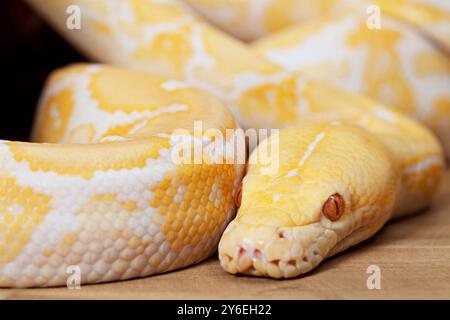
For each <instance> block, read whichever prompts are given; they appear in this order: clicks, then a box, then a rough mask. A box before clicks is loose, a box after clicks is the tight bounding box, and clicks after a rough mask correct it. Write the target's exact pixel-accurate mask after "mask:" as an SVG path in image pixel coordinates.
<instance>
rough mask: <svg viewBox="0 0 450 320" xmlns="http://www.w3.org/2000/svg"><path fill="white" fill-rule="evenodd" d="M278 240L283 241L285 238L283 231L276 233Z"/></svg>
mask: <svg viewBox="0 0 450 320" xmlns="http://www.w3.org/2000/svg"><path fill="white" fill-rule="evenodd" d="M278 238H280V239H285V238H286V234H285V233H284V232H283V231H280V232H278Z"/></svg>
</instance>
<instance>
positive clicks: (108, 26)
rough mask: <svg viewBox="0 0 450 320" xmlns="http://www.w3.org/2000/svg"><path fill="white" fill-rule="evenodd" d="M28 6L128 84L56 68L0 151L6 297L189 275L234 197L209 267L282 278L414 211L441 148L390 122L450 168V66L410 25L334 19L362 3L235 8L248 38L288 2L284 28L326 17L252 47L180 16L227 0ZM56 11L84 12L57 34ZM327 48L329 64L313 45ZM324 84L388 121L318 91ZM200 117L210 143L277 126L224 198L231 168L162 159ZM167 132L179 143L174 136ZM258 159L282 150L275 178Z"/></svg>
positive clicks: (433, 176)
mask: <svg viewBox="0 0 450 320" xmlns="http://www.w3.org/2000/svg"><path fill="white" fill-rule="evenodd" d="M28 2H30V3H31V4H32V5H33V6H34V7H35V8H36V9H37V10H38V11H39V12H40V13H41V14H42V15H43V16H44V17H45V18H46V19H47V20H48V21H49V22H50V23H51V24H52V25H53V26H54V27H55V28H56V29H57V30H58V31H59V32H60V33H61V34H62V35H63V36H64V37H66V38H67V39H68V40H69V41H70V42H72V43H73V44H74V45H75V46H77V47H78V48H79V49H80V50H81V51H82V52H83V53H85V54H86V55H87V56H89V57H91V58H94V59H95V60H96V61H100V62H103V63H110V64H115V65H119V66H126V67H129V68H132V69H138V71H136V72H133V71H130V70H125V69H120V68H116V67H105V66H102V65H77V66H72V67H69V68H67V69H62V70H60V71H57V72H56V73H54V74H53V75H52V76H51V77H50V79H49V80H48V83H47V85H46V89H45V90H44V93H43V96H42V99H41V102H40V107H39V109H40V111H39V114H38V116H37V120H36V125H35V128H34V139H35V141H36V142H38V143H36V144H26V143H18V142H0V182H1V183H2V184H5V186H4V187H3V188H1V189H0V205H1V208H2V212H1V214H2V216H1V220H0V281H1V285H2V286H47V285H61V284H65V280H66V278H67V274H66V270H67V268H68V267H70V266H72V265H77V266H79V267H80V270H81V276H82V283H95V282H101V281H110V280H120V279H128V278H132V277H139V276H146V275H150V274H154V273H159V272H164V271H169V270H173V269H175V268H179V267H183V266H187V265H190V264H192V263H195V262H197V261H200V260H201V259H203V258H205V257H207V256H209V255H210V254H211V253H212V252H214V250H215V249H216V244H217V242H218V240H219V238H220V236H221V234H222V231H223V230H224V228H225V227H226V225H227V224H228V222H229V221H230V220H231V219H232V218H233V214H234V209H235V208H234V203H235V201H234V200H235V199H234V198H235V197H238V199H237V200H238V201H236V202H237V203H238V204H241V207H240V209H239V213H238V215H237V217H236V219H235V220H234V221H233V222H231V223H230V224H229V226H228V227H227V231H226V232H225V233H224V235H223V237H222V241H221V242H220V245H219V256H220V259H221V264H222V266H223V267H224V268H225V269H226V270H227V271H229V272H231V273H237V272H241V273H247V274H253V275H263V276H271V277H276V278H280V277H293V276H296V275H298V274H301V273H304V272H307V271H309V270H312V269H313V268H314V267H316V266H317V265H318V264H319V263H320V262H321V261H323V259H325V258H327V257H329V256H331V255H333V254H335V253H337V252H340V251H342V250H345V249H346V248H348V247H349V246H351V245H354V244H356V243H358V242H360V241H362V240H364V239H367V238H368V237H370V236H371V235H373V234H374V233H375V232H376V231H377V230H379V229H380V228H381V227H382V226H383V224H384V223H385V222H386V221H387V220H388V219H389V218H391V217H393V216H399V215H404V214H408V213H411V212H413V211H416V210H418V209H421V208H424V207H425V206H427V205H429V204H430V202H431V200H432V197H433V195H434V194H435V193H436V189H437V188H438V186H439V181H440V179H441V177H442V171H443V168H444V160H443V150H442V148H441V146H440V145H439V143H438V141H437V139H436V138H435V137H434V135H433V134H432V133H431V132H430V131H429V130H428V129H427V128H425V127H423V126H421V125H420V124H418V123H416V122H415V121H414V120H410V119H409V118H407V117H406V116H404V115H402V114H400V113H399V112H398V111H404V112H407V113H409V114H412V115H414V116H416V117H417V118H418V119H420V120H422V121H423V122H424V123H425V124H427V125H428V126H429V127H430V128H431V129H432V130H433V131H434V132H435V133H437V134H438V136H439V140H440V141H441V143H442V145H443V146H444V147H445V151H446V152H447V154H449V152H450V137H449V131H448V128H449V125H448V119H449V115H450V112H449V108H448V105H449V103H448V102H449V101H450V99H449V97H448V93H449V91H448V90H447V88H448V81H449V80H448V79H449V69H448V57H447V56H445V54H444V53H443V51H442V50H440V49H438V48H437V47H436V46H434V44H432V42H431V41H430V40H429V39H428V38H427V37H426V36H423V35H422V34H421V33H420V30H421V29H420V27H417V26H416V25H422V22H423V20H421V19H419V20H414V21H413V22H414V23H413V24H414V26H406V25H405V24H404V22H402V21H406V18H401V19H400V18H398V17H396V16H394V14H391V13H390V14H389V16H386V17H385V18H386V19H384V20H383V21H384V26H385V29H383V28H382V29H381V30H370V32H369V31H368V30H367V28H365V27H364V26H365V24H363V23H362V21H361V20H360V18H359V20H358V18H357V17H355V16H354V15H353V16H348V15H347V14H348V13H349V12H346V13H347V14H346V15H339V16H336V15H335V14H334V12H330V10H331V11H334V10H333V8H335V7H340V8H341V10H338V11H340V12H341V13H342V12H343V11H347V10H349V9H348V8H350V6H352V4H353V3H359V4H360V5H362V4H363V1H362V0H361V1H358V0H354V1H353V0H348V1H345V0H341V1H339V0H337V1H329V0H325V1H314V2H312V1H309V0H296V1H290V0H286V1H284V0H283V1H269V0H267V1H253V0H249V1H242V2H241V3H242V8H243V9H242V8H241V9H242V10H241V9H238V10H237V11H236V12H237V14H238V15H241V14H242V12H243V13H244V14H243V15H241V17H243V18H244V19H247V18H249V17H250V18H251V19H247V20H248V21H250V23H251V25H252V26H255V30H254V31H255V32H254V34H249V35H244V36H245V37H247V36H249V37H254V36H257V35H258V34H261V33H264V32H268V31H270V30H275V29H277V28H278V27H277V24H278V22H276V21H272V19H271V17H276V16H277V15H274V14H272V13H273V12H274V11H271V10H275V8H277V9H276V10H281V11H280V12H284V16H286V15H287V14H289V12H290V11H289V10H290V9H291V8H292V7H291V5H293V4H298V3H301V4H302V6H303V8H308V10H305V11H304V13H305V15H304V16H298V17H293V19H286V21H287V23H288V24H290V21H307V20H309V19H313V20H315V19H314V18H315V17H318V16H321V15H322V13H323V12H327V14H330V15H332V16H333V17H330V18H329V19H330V20H325V21H328V22H325V23H322V24H321V23H320V22H312V24H311V25H309V24H308V25H304V26H300V27H293V28H292V29H291V30H288V31H286V32H285V33H284V32H283V33H281V34H280V35H274V36H273V37H269V38H267V39H264V40H261V41H262V42H260V43H259V44H257V45H253V46H252V45H248V44H245V43H242V42H240V41H237V40H235V39H233V38H231V37H229V36H228V35H226V34H225V33H223V32H221V31H220V30H217V29H216V28H214V27H213V26H212V25H209V24H207V23H205V21H204V20H202V18H201V17H200V16H199V15H196V14H195V13H194V11H193V10H192V9H191V8H190V7H188V5H187V2H189V3H190V4H191V5H192V4H193V5H197V6H198V5H199V4H200V5H208V3H209V4H211V5H212V6H214V5H215V4H216V5H218V6H219V5H224V6H227V5H231V3H233V4H237V2H235V1H233V2H231V1H226V0H224V1H220V0H217V1H208V2H203V4H201V1H194V0H193V1H178V0H166V1H160V0H147V1H138V0H123V1H108V0H98V1H90V0H75V1H69V0H58V1H54V0H45V1H42V0H28ZM344 2H348V4H349V5H350V6H341V4H343V3H344ZM44 4H45V5H44ZM69 5H78V6H79V7H80V10H81V12H82V14H83V20H82V25H81V28H80V29H79V30H69V29H67V26H66V21H65V17H66V13H65V10H66V8H67V6H69ZM352 10H356V9H352ZM230 12H231V11H230ZM353 12H355V11H353ZM364 12H365V11H364ZM341 13H339V14H341ZM219 14H222V13H219ZM233 14H234V13H233ZM336 14H338V13H337V12H336ZM230 16H232V15H231V14H230ZM280 17H283V15H280ZM231 19H234V18H231ZM238 19H241V18H238ZM266 19H268V21H266ZM283 19H284V18H283ZM298 19H300V20H298ZM327 19H328V18H327ZM402 19H405V20H402ZM263 20H264V21H263ZM275 20H276V19H275ZM328 23H329V24H330V25H328ZM232 25H233V26H242V24H240V23H237V22H236V23H233V24H232ZM278 26H279V25H278ZM308 26H314V27H308ZM303 28H305V29H303ZM308 28H310V29H308ZM419 29H420V30H419ZM305 30H306V31H305ZM368 38H369V39H370V41H367V39H368ZM437 38H438V37H436V39H437ZM324 39H325V40H327V41H328V40H329V41H330V42H329V43H332V44H333V48H335V50H336V56H332V57H331V56H330V52H331V50H329V49H330V48H326V47H325V48H321V46H320V45H319V43H323V40H324ZM264 43H265V44H264ZM305 43H307V44H308V46H307V47H303V46H304V44H305ZM291 49H292V52H291ZM258 50H259V51H260V52H258ZM269 51H270V52H271V54H270V55H267V56H264V55H265V54H264V53H265V52H269ZM297 55H300V57H297ZM277 57H278V58H279V57H282V58H281V59H280V60H282V61H275V60H277ZM272 60H273V61H272ZM303 62H304V63H307V64H308V65H303V66H301V68H300V69H302V70H303V69H305V68H306V69H308V70H309V71H311V72H310V73H311V74H312V75H314V76H315V77H316V79H312V77H310V76H305V74H306V73H308V72H306V71H305V70H303V71H302V70H298V67H297V66H296V65H295V64H296V63H300V64H301V63H303ZM290 64H294V65H293V66H290ZM331 66H332V67H331ZM312 70H314V72H313V71H312ZM319 71H320V72H319ZM328 71H330V72H328ZM144 72H146V73H144ZM160 77H162V78H160ZM317 78H319V79H320V80H317ZM324 79H325V80H326V81H324ZM333 79H344V80H342V81H341V82H342V83H341V84H342V85H345V86H349V87H351V88H350V89H352V90H353V91H358V92H364V93H366V94H368V95H369V96H371V97H373V98H376V99H377V100H381V101H384V102H387V103H388V104H392V106H393V107H396V109H397V110H396V111H395V110H392V109H387V108H386V107H385V106H384V105H383V104H381V103H379V102H377V101H373V100H370V99H368V98H364V97H363V96H360V95H358V94H354V93H349V92H347V91H345V90H341V89H336V88H333V87H331V86H330V85H328V84H325V83H323V82H321V81H324V82H330V81H331V82H333ZM199 88H201V89H199ZM202 90H205V91H208V92H209V93H205V92H204V91H202ZM211 94H212V95H214V96H215V97H213V96H211ZM217 98H218V99H219V100H217ZM225 106H226V107H229V110H230V111H231V112H233V114H234V116H235V117H236V120H235V119H234V117H233V116H232V115H231V113H230V112H229V111H228V109H227V108H226V107H225ZM199 119H200V120H202V121H203V125H204V128H205V129H218V130H219V131H220V132H221V133H223V132H224V131H225V130H226V129H228V128H237V121H238V122H239V123H240V124H241V125H242V126H244V127H245V128H287V127H290V128H287V129H285V130H282V131H280V132H279V133H274V134H273V135H272V136H270V137H269V138H267V139H266V140H264V141H263V142H262V143H260V145H259V146H258V147H257V148H256V149H255V150H254V152H253V153H252V155H251V157H250V161H249V168H248V175H247V176H246V177H245V179H244V180H243V187H242V189H241V190H242V192H238V185H239V184H240V182H241V177H242V174H243V166H244V164H234V162H231V163H230V162H227V161H223V162H222V164H208V163H207V162H202V161H199V163H197V162H196V161H194V162H193V163H183V162H182V163H177V162H174V161H173V157H172V156H173V151H174V149H175V148H176V145H177V142H179V141H180V140H181V141H183V139H184V140H189V139H191V140H194V141H196V143H200V144H204V145H205V146H211V145H213V140H212V137H205V139H198V137H196V136H195V135H194V132H192V127H193V124H194V122H195V121H196V120H199ZM175 129H185V130H187V132H186V131H184V133H182V134H179V135H175V136H174V135H171V134H172V133H173V131H174V130H175ZM44 142H50V143H54V144H45V143H44ZM227 142H228V141H227ZM57 143H65V144H61V145H58V144H57ZM269 146H274V147H277V148H275V150H279V157H278V158H279V159H278V160H279V161H278V162H277V163H278V164H279V170H275V171H273V172H271V174H263V173H262V172H263V170H262V169H263V168H262V167H263V166H266V165H267V164H264V163H259V162H258V161H251V160H252V159H254V157H256V155H257V154H259V152H258V151H260V150H261V149H264V148H266V149H267V148H268V147H269ZM206 150H209V151H211V153H210V154H206V158H214V157H216V158H217V155H214V154H212V151H214V148H206ZM209 151H207V153H208V152H209ZM226 156H227V154H221V153H219V158H221V159H222V160H226V159H225V157H226ZM194 158H195V159H194V160H200V159H199V158H198V157H197V156H195V157H194ZM240 194H241V195H242V198H241V199H239V198H240V197H241V196H240Z"/></svg>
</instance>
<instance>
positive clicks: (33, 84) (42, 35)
mask: <svg viewBox="0 0 450 320" xmlns="http://www.w3.org/2000/svg"><path fill="white" fill-rule="evenodd" d="M85 60H86V59H85V58H84V57H83V56H81V55H80V54H79V53H78V52H77V51H76V50H75V49H73V48H72V47H71V46H70V45H69V44H68V43H66V42H65V41H64V40H63V39H62V37H60V36H59V35H58V34H57V33H55V32H54V31H53V30H52V29H51V28H50V27H49V26H48V25H47V24H46V23H45V22H44V21H43V20H42V19H41V18H40V17H39V16H37V15H36V14H35V13H34V11H33V10H32V9H31V8H30V7H29V6H28V5H27V4H26V3H25V2H24V1H23V0H2V1H1V4H0V64H1V70H2V72H1V79H2V81H1V82H0V87H1V90H0V140H2V139H3V140H19V141H29V134H30V131H31V127H32V122H33V118H34V112H35V109H36V105H37V102H38V99H39V96H40V92H41V90H42V86H43V84H44V81H45V79H46V78H47V76H48V75H49V73H50V72H51V71H52V70H54V69H56V68H58V67H62V66H64V65H67V64H69V63H72V62H80V61H85Z"/></svg>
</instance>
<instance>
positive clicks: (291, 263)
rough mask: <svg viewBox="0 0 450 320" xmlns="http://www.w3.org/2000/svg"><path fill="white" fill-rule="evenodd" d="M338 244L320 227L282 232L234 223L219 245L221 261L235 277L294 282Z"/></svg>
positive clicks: (330, 232) (286, 229) (298, 228)
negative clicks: (293, 280)
mask: <svg viewBox="0 0 450 320" xmlns="http://www.w3.org/2000/svg"><path fill="white" fill-rule="evenodd" d="M244 230H246V231H245V232H244ZM336 241H337V236H336V234H335V232H334V231H332V230H330V229H327V228H324V227H323V226H322V225H321V224H320V223H315V224H311V225H307V226H301V227H288V228H279V227H271V226H249V225H244V224H238V223H234V222H233V223H232V224H231V225H230V226H229V228H228V229H227V231H226V232H225V233H224V235H223V237H222V239H221V241H220V244H219V259H220V264H221V266H222V268H223V269H225V270H226V271H227V272H229V273H232V274H237V273H241V274H246V275H252V276H260V277H261V276H262V277H272V278H276V279H282V278H293V277H296V276H298V275H300V274H303V273H307V272H309V271H311V270H312V269H314V268H315V267H316V266H317V265H318V264H320V262H322V261H323V260H324V259H325V258H326V257H327V256H328V252H329V251H330V250H331V249H332V248H333V247H334V246H335V244H336Z"/></svg>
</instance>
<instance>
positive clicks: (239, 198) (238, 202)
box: [234, 182, 242, 208]
mask: <svg viewBox="0 0 450 320" xmlns="http://www.w3.org/2000/svg"><path fill="white" fill-rule="evenodd" d="M241 201H242V182H241V184H240V185H239V187H238V189H237V191H236V198H235V199H234V203H235V204H236V207H238V208H240V207H241Z"/></svg>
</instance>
